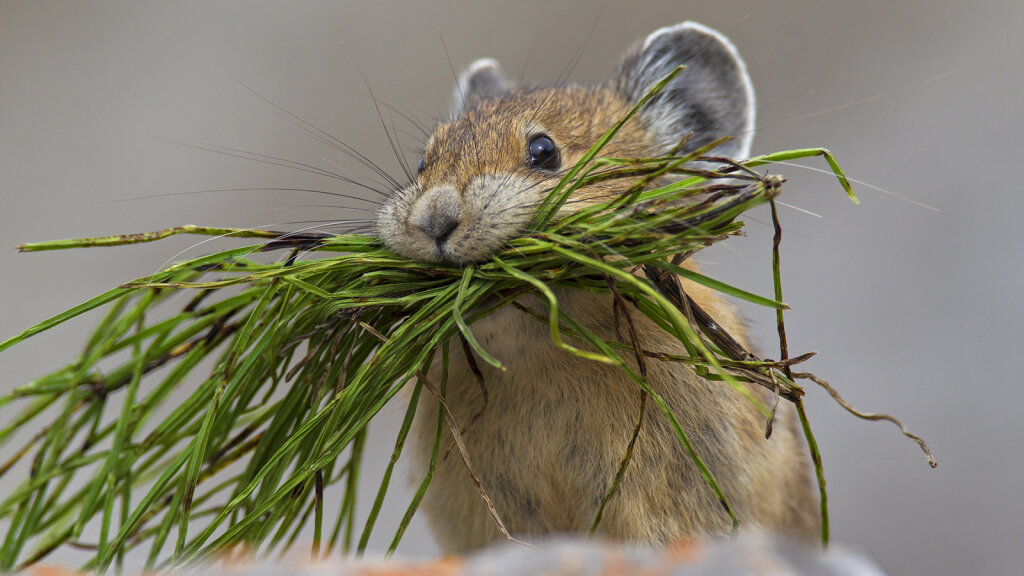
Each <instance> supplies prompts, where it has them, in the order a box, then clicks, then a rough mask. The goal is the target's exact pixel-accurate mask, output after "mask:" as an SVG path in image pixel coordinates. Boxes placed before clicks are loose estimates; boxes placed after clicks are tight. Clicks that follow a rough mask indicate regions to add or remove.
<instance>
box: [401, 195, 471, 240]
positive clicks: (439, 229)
mask: <svg viewBox="0 0 1024 576" xmlns="http://www.w3.org/2000/svg"><path fill="white" fill-rule="evenodd" d="M459 211H460V210H459V194H458V192H457V191H456V190H455V189H454V188H449V187H442V188H434V189H432V190H430V191H428V192H427V193H426V194H424V195H423V196H421V197H420V198H419V200H417V201H416V204H415V206H413V210H412V215H411V216H410V218H409V222H410V223H411V224H412V225H413V226H415V227H417V228H419V229H420V230H423V232H424V233H426V234H427V236H430V237H431V238H433V239H434V242H435V243H437V244H439V245H440V244H443V243H444V242H445V241H446V240H448V237H450V236H451V235H452V232H455V229H456V228H458V227H459Z"/></svg>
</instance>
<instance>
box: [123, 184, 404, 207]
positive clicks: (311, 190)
mask: <svg viewBox="0 0 1024 576" xmlns="http://www.w3.org/2000/svg"><path fill="white" fill-rule="evenodd" d="M218 192H306V193H310V194H325V195H327V196H336V197H338V198H348V199H349V200H359V201H362V202H368V203H370V204H376V205H377V206H383V205H384V203H383V202H377V201H376V200H370V199H368V198H362V197H360V196H352V195H350V194H342V193H340V192H330V191H328V190H317V189H315V188H274V187H262V186H260V187H252V188H210V189H206V190H185V191H182V192H164V193H161V194H150V195H147V196H138V197H135V198H117V199H114V200H104V202H109V203H120V202H134V201H136V200H152V199H154V198H166V197H174V196H190V195H193V194H210V193H218ZM346 209H349V210H366V209H365V208H346Z"/></svg>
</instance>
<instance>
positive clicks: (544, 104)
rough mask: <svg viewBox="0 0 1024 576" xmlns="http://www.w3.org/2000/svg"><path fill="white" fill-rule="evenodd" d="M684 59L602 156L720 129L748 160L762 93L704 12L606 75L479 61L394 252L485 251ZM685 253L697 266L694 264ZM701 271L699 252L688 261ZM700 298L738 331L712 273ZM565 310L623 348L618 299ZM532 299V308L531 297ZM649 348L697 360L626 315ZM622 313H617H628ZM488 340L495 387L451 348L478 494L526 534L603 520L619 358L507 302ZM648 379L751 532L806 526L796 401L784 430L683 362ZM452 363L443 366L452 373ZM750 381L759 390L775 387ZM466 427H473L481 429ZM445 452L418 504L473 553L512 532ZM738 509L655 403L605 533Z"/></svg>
mask: <svg viewBox="0 0 1024 576" xmlns="http://www.w3.org/2000/svg"><path fill="white" fill-rule="evenodd" d="M680 64H684V65H686V66H687V68H686V70H684V71H683V73H682V74H680V75H679V76H678V77H677V78H676V79H675V80H674V81H673V82H672V83H671V84H669V85H668V86H667V87H666V89H665V90H664V91H663V92H662V93H661V94H660V95H659V96H657V97H656V98H655V99H654V100H652V101H651V102H650V103H648V105H647V106H645V107H644V108H643V109H642V110H641V111H640V112H639V113H638V115H637V117H636V118H634V120H633V121H630V122H628V123H627V124H626V125H625V126H624V127H623V129H622V131H621V132H620V133H619V134H618V135H617V136H616V137H615V138H614V139H612V141H611V142H610V143H609V144H608V146H607V147H606V148H605V149H604V150H603V151H602V155H605V156H619V157H650V156H656V155H658V154H662V153H664V152H666V151H667V150H669V149H671V148H672V147H673V146H674V145H676V144H677V143H678V142H679V141H680V139H681V138H682V137H683V136H684V135H686V134H688V133H690V132H693V137H692V138H691V139H690V141H689V146H690V147H691V148H694V147H697V146H701V145H703V144H705V143H708V142H711V141H713V140H715V139H718V138H720V137H722V136H734V137H735V138H734V140H732V141H731V142H729V143H728V144H726V145H725V146H724V147H723V148H720V149H718V150H717V151H716V153H719V154H723V155H730V156H733V157H744V156H746V155H747V154H748V152H749V147H750V141H751V139H752V132H753V120H754V96H753V90H752V88H751V86H750V82H749V79H748V77H747V73H746V70H745V67H744V64H743V61H742V60H741V59H740V57H739V55H738V53H737V52H736V50H735V48H734V47H733V46H732V45H731V44H730V43H729V42H728V41H727V40H726V39H725V38H724V37H722V36H721V35H720V34H718V33H717V32H714V31H712V30H710V29H708V28H705V27H703V26H701V25H699V24H694V23H690V22H687V23H683V24H679V25H677V26H673V27H669V28H663V29H661V30H658V31H656V32H654V33H653V34H651V35H650V36H649V37H648V38H647V39H646V40H645V41H644V42H642V43H641V44H639V45H638V46H637V47H635V48H633V49H632V50H630V51H629V52H628V53H627V54H626V56H625V57H624V58H623V60H622V62H621V64H620V65H619V67H618V69H617V70H616V71H615V73H614V74H613V75H612V77H611V78H610V79H608V80H607V81H605V82H602V83H599V84H595V85H590V86H585V85H554V86H540V87H532V88H518V87H511V86H509V85H508V83H507V82H506V81H505V80H504V78H503V77H502V76H501V73H500V71H499V69H498V66H497V63H496V62H494V61H492V60H481V61H478V62H477V63H475V64H474V65H472V66H471V67H470V68H469V69H468V70H467V71H466V72H465V73H463V75H462V76H461V78H460V81H459V84H458V86H457V87H456V91H455V106H454V111H453V117H452V120H451V121H449V122H445V123H442V124H440V125H439V126H438V127H437V129H436V130H435V131H434V133H433V134H432V135H431V137H430V138H429V140H428V141H427V144H426V149H425V152H424V156H423V159H422V161H421V162H420V167H419V174H418V175H417V178H416V181H415V182H413V183H412V184H411V185H410V186H409V187H407V188H405V189H403V190H400V191H398V192H397V193H396V194H395V196H394V197H393V198H392V199H391V200H390V201H389V202H388V204H387V206H385V208H384V209H383V210H382V211H381V213H380V215H379V219H378V230H379V233H380V234H381V237H382V238H383V239H384V240H385V242H386V243H387V244H388V245H389V246H390V247H391V248H392V249H394V250H396V251H397V252H399V253H401V254H403V255H405V256H407V257H410V258H416V259H422V260H428V261H446V262H451V263H468V262H473V261H477V260H481V259H484V258H486V257H487V256H489V255H490V254H491V253H493V252H494V251H496V250H498V249H499V248H501V247H502V246H503V245H504V244H505V242H507V241H508V240H509V239H511V238H513V237H514V236H515V235H517V234H518V233H520V232H521V231H522V229H523V228H524V226H525V225H526V224H527V223H528V221H529V220H530V218H531V217H532V215H533V214H534V212H535V210H536V207H537V205H538V203H539V202H541V201H542V200H543V199H544V197H545V196H546V195H547V193H548V191H549V190H550V189H551V187H552V186H553V185H554V184H555V183H557V182H558V180H559V179H560V178H561V177H562V175H563V174H564V170H563V169H564V168H566V167H571V166H572V165H573V164H575V163H576V162H577V161H578V160H579V158H580V157H581V156H582V155H583V154H584V153H585V152H586V150H587V149H589V148H590V146H591V145H593V144H594V143H595V142H596V141H597V139H598V138H599V137H600V136H601V135H603V134H604V133H605V132H606V131H607V130H608V129H609V128H611V126H612V124H613V123H614V122H616V121H617V120H618V119H620V118H621V117H622V116H623V114H625V112H626V111H628V110H629V109H630V108H631V107H632V106H633V105H634V104H635V103H636V102H637V101H638V100H639V99H640V98H641V97H642V96H643V95H644V94H645V93H646V92H647V91H648V89H649V88H650V87H651V86H653V85H654V83H656V82H657V81H658V80H660V79H661V78H663V77H664V76H665V75H667V74H668V73H669V72H671V71H672V70H673V69H674V68H676V67H677V66H678V65H680ZM622 187H623V185H622V184H621V183H618V184H616V183H611V184H607V185H604V186H591V187H587V188H585V189H584V190H582V191H581V192H580V193H578V194H577V195H576V196H574V197H573V198H571V199H570V201H569V203H568V204H567V207H566V209H567V210H574V209H578V208H579V207H581V206H586V205H588V204H590V203H593V202H596V201H599V200H600V199H602V198H606V197H608V195H609V194H615V193H618V192H621V191H622ZM688 265H689V264H688ZM691 266H692V265H691ZM683 285H684V288H685V290H686V291H687V293H688V294H689V295H690V296H691V297H692V298H693V300H694V301H695V302H696V303H697V304H698V305H699V306H700V307H702V308H704V309H705V310H707V311H709V312H710V313H711V315H712V316H713V317H714V318H715V319H716V321H717V322H718V323H719V324H720V325H721V326H722V327H723V328H724V329H725V330H726V331H727V332H729V334H731V335H732V336H733V337H734V338H736V339H737V340H738V341H740V342H741V343H742V344H745V335H744V330H743V327H742V323H741V321H740V319H739V317H738V315H737V313H736V311H735V310H734V309H733V308H732V307H731V306H730V305H728V304H727V303H726V302H724V301H723V300H722V299H721V298H719V296H718V295H717V294H716V293H715V292H713V291H712V290H709V289H707V288H705V287H703V286H700V285H696V284H693V283H689V282H685V281H684V283H683ZM558 299H559V305H560V307H561V308H562V309H563V310H564V311H565V312H566V313H567V314H569V315H570V316H571V317H573V318H575V319H577V320H578V321H580V322H582V323H583V324H584V325H586V327H587V328H588V329H590V330H591V331H593V332H594V333H595V334H596V335H597V336H599V337H601V338H604V339H606V340H618V341H623V340H624V339H625V341H626V342H628V336H624V334H626V329H625V327H624V326H623V325H622V319H621V315H620V317H619V318H616V317H615V316H614V315H613V314H612V312H611V311H612V300H611V297H610V296H608V295H598V294H587V293H582V292H571V291H567V290H562V291H559V292H558ZM520 303H521V304H522V305H524V306H526V307H528V308H532V309H534V310H536V311H538V312H543V310H544V309H543V307H542V306H541V304H540V302H539V301H538V300H537V299H536V297H534V296H527V297H524V298H522V299H521V300H520ZM631 318H632V320H633V322H634V324H635V328H636V331H637V335H638V340H639V342H640V344H641V345H642V346H643V347H644V348H645V349H648V350H657V351H661V352H666V353H669V354H685V353H686V352H685V350H684V349H683V347H682V345H681V344H680V343H679V342H677V341H676V340H675V338H673V337H671V336H669V335H668V334H666V333H665V332H664V331H662V330H661V329H660V328H659V327H658V326H657V325H655V324H654V323H653V322H651V321H650V320H648V319H647V318H646V316H644V315H643V314H641V313H639V311H636V310H633V313H632V314H631ZM617 321H618V324H619V325H617ZM471 329H472V331H473V334H474V335H475V336H476V338H477V340H478V341H479V342H480V344H481V345H482V346H483V347H484V348H485V349H486V350H488V351H489V352H490V353H491V354H493V355H494V356H495V357H497V358H499V359H500V360H501V362H502V363H503V364H504V366H505V368H506V370H504V371H502V370H498V369H495V368H492V367H491V366H489V365H488V364H486V363H484V362H477V364H478V365H479V368H480V370H481V371H482V374H483V379H484V383H485V386H486V393H487V397H486V400H485V396H484V393H483V390H482V389H481V386H480V384H479V383H478V382H477V378H476V376H475V375H474V373H473V371H472V370H471V368H470V364H469V363H468V361H467V359H466V357H465V355H464V352H463V348H462V346H461V345H460V343H459V342H458V341H455V342H453V343H452V346H451V359H450V367H449V375H448V387H447V395H446V397H447V402H446V403H447V405H448V407H449V409H450V410H451V413H452V416H453V417H454V420H455V422H456V423H457V424H459V425H460V426H461V427H463V429H464V430H465V434H464V440H465V444H466V450H467V453H468V454H469V456H470V458H471V460H472V463H473V465H474V468H475V471H476V473H477V475H478V477H479V480H480V482H481V483H482V485H483V488H484V490H485V491H486V493H487V494H488V496H490V498H491V499H492V500H493V502H494V506H495V509H496V510H497V512H498V514H499V515H500V517H501V518H502V520H503V521H504V523H505V525H506V527H507V528H508V530H509V531H510V532H511V533H512V534H514V535H517V536H519V537H521V538H525V539H527V540H529V539H530V538H531V537H533V536H539V535H543V534H552V533H584V532H586V531H588V530H589V529H590V526H591V524H592V522H593V521H594V518H595V515H596V513H597V511H598V509H599V507H600V504H601V501H602V499H603V498H604V496H605V495H606V494H607V492H608V489H609V488H610V486H611V484H612V482H613V480H614V476H615V473H616V471H617V470H618V468H619V465H620V462H621V461H622V458H623V455H624V453H625V451H626V447H627V445H628V444H629V440H630V437H631V435H632V431H633V427H634V424H635V422H636V419H637V414H638V408H639V403H640V392H639V390H638V388H637V386H636V384H635V383H633V382H632V381H631V380H630V379H629V377H628V376H626V375H625V374H624V373H623V372H622V370H621V369H620V368H618V367H615V366H609V365H605V364H601V363H598V362H594V361H591V360H586V359H583V358H580V357H577V356H574V355H572V354H570V353H568V352H566V351H564V350H561V349H559V348H557V347H556V346H555V344H554V343H553V342H552V340H551V337H550V334H549V332H548V329H547V327H546V325H543V324H541V323H539V322H537V321H536V320H534V319H533V318H530V317H529V316H527V315H526V314H524V313H523V312H522V311H521V310H517V309H514V308H510V307H506V308H504V309H502V310H500V311H498V312H497V313H495V314H493V315H491V316H489V317H487V318H485V319H483V320H481V321H479V322H477V323H475V324H473V325H472V326H471ZM647 364H648V366H647V369H648V382H649V384H650V386H651V388H652V389H653V390H654V391H655V392H657V393H658V394H659V395H660V396H661V397H662V398H664V400H665V402H666V403H667V404H668V406H669V408H670V409H671V410H672V411H673V413H674V414H675V415H676V417H677V418H678V420H679V422H680V423H681V425H682V427H683V429H684V430H685V431H686V433H687V434H688V436H689V438H690V440H691V441H692V443H693V447H694V449H695V450H696V451H697V453H698V454H700V456H701V457H702V459H703V460H704V462H705V463H706V464H707V465H708V468H709V469H710V471H711V472H712V474H713V475H714V476H715V478H716V480H717V481H718V483H719V485H720V486H721V488H722V490H723V492H724V494H725V495H726V497H727V498H728V500H729V502H730V504H731V506H732V508H733V510H734V511H735V514H736V516H737V517H738V518H739V520H740V523H741V526H745V527H746V526H757V527H760V528H763V529H766V530H772V531H779V532H785V533H789V534H793V535H797V536H804V537H811V535H813V534H814V532H815V531H816V529H817V522H818V521H817V513H816V511H817V506H816V497H815V495H814V492H813V486H812V483H811V480H810V475H809V465H808V462H807V459H806V457H805V456H804V451H803V449H802V441H801V439H800V437H799V434H798V430H797V426H796V418H795V413H794V412H793V410H792V409H791V407H790V406H788V405H784V406H780V409H779V412H778V414H777V416H776V423H775V431H774V434H773V435H772V437H771V438H770V439H765V437H764V424H765V422H764V418H763V417H762V416H761V415H760V413H759V412H758V411H757V410H756V409H755V408H754V406H753V405H752V404H751V403H750V402H749V401H748V400H747V399H745V398H743V397H742V396H741V395H740V394H739V393H737V392H736V391H735V390H733V389H732V388H730V387H729V386H728V385H724V384H723V383H721V382H713V381H708V380H705V379H703V378H701V377H699V376H697V375H696V374H695V373H694V372H693V371H692V370H691V369H690V368H689V367H687V366H686V365H684V364H681V363H674V362H661V361H654V360H652V361H650V362H648V363H647ZM439 370H440V366H439V363H437V364H435V366H434V368H433V369H432V371H431V377H432V378H433V381H434V382H437V381H438V379H439ZM751 391H752V392H753V393H754V394H755V395H758V396H760V397H761V398H762V399H763V400H765V402H766V403H769V404H770V402H771V398H770V397H769V394H768V393H767V392H766V391H765V390H763V389H758V388H756V387H751ZM421 398H422V399H421V403H422V405H421V406H420V410H419V416H418V417H417V420H416V423H415V424H414V437H415V442H414V444H415V446H414V450H415V453H416V456H417V459H418V461H419V463H420V464H421V465H422V466H425V465H426V462H427V461H428V460H429V458H430V454H431V452H432V448H433V444H434V436H435V431H436V419H434V418H430V417H427V416H424V415H430V414H436V410H437V403H436V400H435V399H434V398H433V397H431V396H430V395H428V394H424V395H423V396H422V397H421ZM470 422H472V425H469V424H470ZM445 437H446V440H445V441H444V442H443V444H442V451H441V455H442V457H441V458H440V459H439V461H438V463H437V470H436V473H435V476H434V478H433V481H432V483H431V486H430V488H429V490H428V492H427V496H426V499H425V500H424V507H425V508H426V512H427V515H428V519H429V522H430V524H431V527H432V529H433V531H434V533H435V536H436V537H437V539H438V542H439V543H440V545H441V547H442V548H443V550H444V551H445V552H452V553H455V552H466V551H468V550H472V549H475V548H479V547H481V546H484V545H486V544H488V543H490V542H493V541H496V540H499V539H501V534H500V532H499V530H498V528H497V526H496V524H495V522H494V520H493V518H491V516H490V514H489V512H488V510H487V507H486V505H485V503H484V501H483V500H482V499H481V498H480V496H479V494H478V492H477V491H476V489H475V488H474V486H473V484H472V481H471V479H470V477H469V475H468V473H467V471H466V469H465V466H464V464H463V463H462V461H461V458H459V456H458V455H457V454H455V453H453V454H451V455H450V457H444V455H445V452H446V450H447V448H448V446H450V444H451V441H452V440H451V437H450V435H449V434H447V432H446V433H445ZM730 527H731V521H730V519H729V516H728V515H727V513H726V512H725V510H724V509H723V506H722V504H721V503H720V502H719V501H718V499H717V497H716V496H715V495H714V493H713V492H712V490H711V489H710V488H709V487H708V485H707V484H706V483H705V481H704V479H703V478H702V476H701V475H700V473H699V471H698V470H697V468H696V467H695V466H694V464H693V463H692V461H691V459H690V457H689V456H688V455H687V453H686V451H685V449H684V448H683V446H682V445H681V444H680V442H679V439H678V437H677V435H676V434H675V432H674V430H673V428H672V426H671V423H670V422H669V420H668V418H667V417H665V416H664V415H663V414H662V413H661V412H659V411H658V410H657V409H654V408H653V406H650V405H649V406H648V408H647V411H646V413H645V418H644V425H643V427H642V429H641V432H640V434H639V437H638V439H637V442H636V447H635V451H634V453H633V457H632V461H631V464H630V466H629V468H628V470H627V472H626V474H625V476H624V478H623V480H622V483H621V485H620V488H619V490H618V493H617V494H616V495H615V496H614V498H612V499H611V500H610V502H609V503H608V504H607V507H606V508H605V510H604V514H603V518H602V520H601V523H600V525H599V526H598V529H597V532H598V533H599V534H602V535H605V536H607V537H611V538H615V539H619V540H624V541H632V542H643V543H665V542H668V541H671V540H674V539H678V538H683V537H690V536H713V535H724V534H728V533H729V531H730Z"/></svg>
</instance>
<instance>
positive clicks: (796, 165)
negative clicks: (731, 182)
mask: <svg viewBox="0 0 1024 576" xmlns="http://www.w3.org/2000/svg"><path fill="white" fill-rule="evenodd" d="M772 164H781V165H783V166H792V167H794V168H803V169H804V170H810V171H811V172H817V173H819V174H827V175H829V176H835V174H834V173H833V172H832V171H831V170H825V169H822V168H816V167H814V166H805V165H803V164H797V163H795V162H772ZM846 179H847V180H849V181H850V182H853V183H854V184H857V185H859V186H864V187H865V188H870V189H871V190H874V191H876V192H881V193H882V194H886V195H888V196H892V197H893V198H896V199H898V200H902V201H904V202H908V203H910V204H913V205H915V206H918V207H921V208H925V209H927V210H931V211H932V212H942V210H939V209H938V208H936V207H934V206H930V205H928V204H925V203H924V202H919V201H917V200H914V199H913V198H909V197H907V196H903V195H901V194H897V193H895V192H892V191H889V190H886V189H885V188H880V187H878V186H875V185H874V184H869V183H867V182H865V181H863V180H857V179H856V178H850V177H849V176H847V177H846Z"/></svg>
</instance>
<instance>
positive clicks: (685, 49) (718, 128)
mask: <svg viewBox="0 0 1024 576" xmlns="http://www.w3.org/2000/svg"><path fill="white" fill-rule="evenodd" d="M680 64H682V65H685V66H686V69H685V70H683V71H682V72H681V73H680V74H679V75H678V76H676V78H675V79H674V80H673V81H672V82H671V83H670V84H669V85H668V86H666V87H665V89H664V90H663V91H662V92H661V93H660V94H658V96H657V97H656V98H654V99H653V100H651V101H650V102H648V104H647V105H646V106H645V107H644V108H643V109H641V110H640V111H639V115H640V117H641V119H642V121H643V122H644V123H645V124H647V126H648V127H649V128H650V129H652V130H653V131H654V132H655V134H656V137H657V138H658V140H659V143H660V144H661V145H662V146H663V149H664V150H668V149H670V148H672V147H673V146H674V145H676V144H677V143H678V142H679V140H680V139H681V138H683V136H685V135H686V134H687V133H688V132H690V131H693V133H694V134H693V138H692V139H691V140H690V143H689V145H688V146H687V147H688V148H689V149H693V148H697V147H700V146H703V145H704V144H707V143H709V142H712V141H714V140H716V139H718V138H721V137H723V136H732V137H733V139H732V140H730V141H729V142H727V143H726V144H723V145H722V146H720V147H718V148H715V149H714V150H712V151H711V154H715V155H721V156H731V157H734V158H746V157H747V156H748V155H749V154H750V144H751V141H752V140H753V139H754V88H753V86H751V83H750V76H748V75H747V67H746V65H745V64H744V63H743V59H742V58H740V55H739V52H738V51H737V50H736V47H735V46H733V45H732V43H731V42H729V40H728V39H726V37H725V36H723V35H722V34H720V33H719V32H717V31H715V30H712V29H711V28H708V27H707V26H704V25H701V24H698V23H696V22H683V23H682V24H676V25H675V26H670V27H667V28H662V29H660V30H656V31H655V32H654V33H652V34H651V35H650V36H648V37H647V39H646V40H644V42H643V44H641V45H639V46H636V47H634V48H633V49H632V50H630V51H629V52H628V53H627V54H626V56H625V57H624V58H623V60H622V63H621V64H620V66H619V72H618V76H617V80H616V84H617V87H618V89H619V90H621V91H622V92H623V93H624V94H625V96H626V97H627V98H628V99H629V100H630V101H631V102H636V101H637V100H639V99H640V98H642V97H643V96H644V94H646V93H647V91H648V90H650V88H651V87H652V86H654V85H655V84H657V83H658V81H659V80H661V79H662V78H664V77H665V76H667V75H668V74H669V73H670V72H672V70H674V69H675V68H676V67H677V66H679V65H680Z"/></svg>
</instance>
